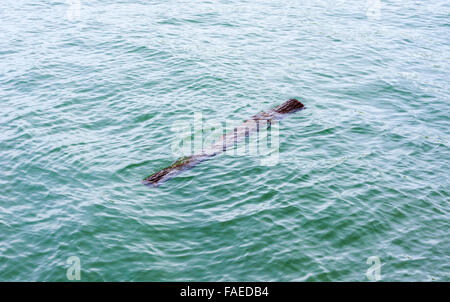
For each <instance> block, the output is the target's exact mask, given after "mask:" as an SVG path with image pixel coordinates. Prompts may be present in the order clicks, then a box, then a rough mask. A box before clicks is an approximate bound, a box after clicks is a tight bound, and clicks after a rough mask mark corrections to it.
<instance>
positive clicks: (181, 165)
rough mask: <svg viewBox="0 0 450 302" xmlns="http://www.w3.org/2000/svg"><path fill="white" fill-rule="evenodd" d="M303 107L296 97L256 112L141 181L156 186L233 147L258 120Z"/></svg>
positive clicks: (277, 117)
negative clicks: (214, 140) (216, 139)
mask: <svg viewBox="0 0 450 302" xmlns="http://www.w3.org/2000/svg"><path fill="white" fill-rule="evenodd" d="M303 108H304V106H303V104H302V103H301V102H299V101H298V100H296V99H290V100H288V101H286V102H285V103H283V104H281V105H279V106H277V107H275V108H273V109H271V110H269V111H267V112H261V113H258V114H256V115H254V116H252V117H251V118H250V119H249V120H247V121H245V122H244V123H243V124H241V125H240V126H238V127H236V128H234V129H233V135H230V134H226V135H224V136H223V137H222V140H220V142H219V143H217V144H215V145H213V146H211V147H210V148H208V149H206V150H203V152H202V153H201V154H196V155H191V156H185V157H182V158H180V159H178V160H177V161H176V162H174V163H173V164H172V165H170V166H169V167H167V168H164V169H162V170H160V171H158V172H156V173H153V174H152V175H150V176H148V177H146V178H144V179H143V180H142V183H143V184H145V185H149V186H154V187H157V186H159V185H160V184H161V183H163V182H164V181H166V180H168V179H170V178H172V177H174V176H175V175H177V174H179V173H181V172H182V171H184V170H187V169H190V168H192V167H194V166H196V165H198V164H199V163H201V162H202V161H205V160H207V159H209V158H211V157H213V156H215V155H217V154H219V153H221V152H224V151H226V150H227V148H230V147H234V145H235V144H236V142H237V141H241V140H243V139H245V137H246V136H248V135H249V133H252V132H255V131H259V122H260V121H265V122H267V123H270V122H271V121H272V120H279V119H281V118H283V117H284V116H285V115H286V114H289V113H293V112H296V111H298V110H300V109H303Z"/></svg>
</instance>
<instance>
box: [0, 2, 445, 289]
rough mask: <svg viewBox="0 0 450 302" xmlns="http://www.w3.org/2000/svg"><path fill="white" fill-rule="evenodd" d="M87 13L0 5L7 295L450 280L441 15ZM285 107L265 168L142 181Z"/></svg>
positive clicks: (412, 11)
mask: <svg viewBox="0 0 450 302" xmlns="http://www.w3.org/2000/svg"><path fill="white" fill-rule="evenodd" d="M69 2H70V1H69ZM72 2H75V3H76V1H72ZM80 3H81V5H80V7H79V9H78V7H77V6H76V5H75V6H74V5H72V6H70V5H69V4H68V3H66V2H65V1H50V0H45V1H37V0H36V1H23V0H19V1H17V0H16V1H12V0H6V1H5V0H4V1H1V3H0V26H1V30H0V58H1V60H0V100H1V107H0V108H1V109H0V113H1V114H0V127H1V133H0V183H1V189H2V198H1V203H0V280H2V281H4V280H38V281H65V280H67V277H66V271H67V269H68V267H69V265H68V263H67V259H68V258H69V257H70V256H76V257H78V258H79V259H80V262H81V280H84V281H93V280H110V281H114V280H124V281H125V280H139V281H188V280H193V281H220V280H227V281H233V280H239V281H303V280H305V281H366V280H368V279H367V277H366V271H367V270H368V269H369V268H370V267H371V264H370V263H369V264H368V263H367V259H368V258H369V257H371V256H375V257H378V258H379V260H380V263H381V280H384V281H410V280H425V281H431V280H440V281H450V261H449V260H450V259H449V254H450V253H449V252H450V242H449V236H448V232H449V209H450V206H449V187H450V186H449V183H450V182H449V171H450V167H449V159H450V150H449V128H450V127H449V126H450V119H449V116H450V110H449V105H448V104H449V88H448V82H449V79H450V73H449V63H448V62H449V59H450V55H449V54H450V46H449V45H450V33H449V29H450V24H449V9H450V4H449V2H448V1H444V0H437V1H426V2H425V3H423V2H422V1H421V2H418V1H401V0H392V1H385V0H382V1H381V2H379V1H351V0H339V1H325V0H323V1H312V0H309V1H287V0H285V1H268V0H265V1H264V0H257V1H218V2H216V1H200V0H196V1H131V0H129V1H127V0H121V1H119V0H103V1H83V0H81V2H80ZM291 97H295V98H298V99H300V100H301V101H302V102H304V103H305V105H306V106H307V109H306V110H303V111H301V112H298V113H296V114H294V115H292V116H290V117H289V118H286V119H284V120H282V121H281V122H280V129H279V133H280V149H279V162H278V164H276V165H275V166H264V165H261V164H260V161H259V159H258V158H256V157H250V156H230V155H220V156H218V157H216V158H214V159H211V160H209V161H207V162H204V163H202V164H201V165H199V166H197V167H195V168H194V169H192V170H189V171H186V172H185V173H183V174H181V175H179V176H178V177H176V178H174V179H172V180H170V181H169V182H167V183H165V184H164V185H162V186H161V187H158V188H149V187H146V186H143V185H142V184H141V183H140V181H141V179H142V178H144V177H145V176H147V175H149V174H151V173H153V172H155V171H157V170H158V169H161V168H163V167H165V166H167V165H169V164H171V163H172V162H173V161H174V160H176V158H177V155H176V154H174V153H173V152H172V150H171V148H170V145H171V144H172V143H173V142H174V140H175V139H176V137H177V133H175V132H174V131H172V130H171V126H172V125H173V123H174V122H177V121H186V120H190V119H192V117H193V114H194V112H200V113H202V115H203V118H204V119H205V120H214V121H224V120H229V119H233V120H244V119H246V118H248V117H249V116H251V115H253V114H255V113H257V112H260V111H261V110H267V109H269V108H272V107H273V106H276V105H278V104H280V103H282V102H284V101H285V100H287V99H288V98H291Z"/></svg>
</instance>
